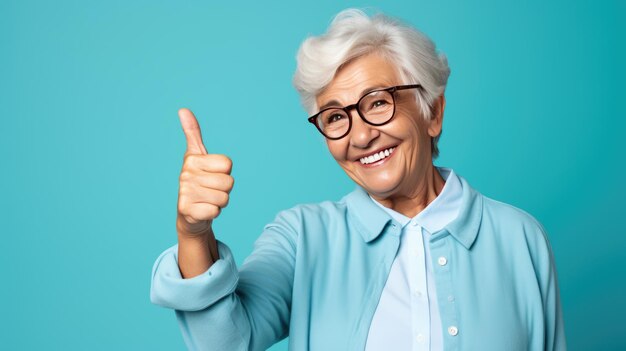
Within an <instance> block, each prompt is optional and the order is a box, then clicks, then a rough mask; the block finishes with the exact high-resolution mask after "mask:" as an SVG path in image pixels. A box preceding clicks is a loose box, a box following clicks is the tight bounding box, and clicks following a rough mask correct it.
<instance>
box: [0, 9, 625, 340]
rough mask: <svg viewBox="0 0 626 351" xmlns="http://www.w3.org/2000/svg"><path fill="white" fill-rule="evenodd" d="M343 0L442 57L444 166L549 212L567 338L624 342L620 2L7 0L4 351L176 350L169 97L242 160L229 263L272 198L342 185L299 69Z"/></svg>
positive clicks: (241, 254)
mask: <svg viewBox="0 0 626 351" xmlns="http://www.w3.org/2000/svg"><path fill="white" fill-rule="evenodd" d="M353 6H356V7H369V8H372V9H378V10H380V11H383V12H385V13H387V14H389V15H392V16H397V17H399V18H401V19H403V20H404V21H406V22H408V23H410V24H412V25H414V26H416V27H418V28H420V29H421V30H423V31H424V32H426V33H427V34H428V35H429V36H431V37H432V38H433V40H434V41H435V42H436V43H437V45H438V47H439V49H441V50H442V51H443V52H445V53H446V54H447V56H448V59H449V63H450V66H451V69H452V74H451V76H450V80H449V85H448V89H447V92H446V97H447V108H446V112H445V122H444V133H443V136H442V138H441V142H440V149H441V157H440V158H439V159H438V160H437V161H436V163H437V164H438V165H443V166H447V167H452V168H454V169H455V170H456V171H457V172H458V173H459V174H461V175H462V176H464V177H465V178H466V179H467V180H468V181H469V182H470V183H471V184H472V185H473V186H474V187H476V188H477V189H479V190H480V191H482V192H483V193H484V194H485V195H487V196H490V197H493V198H496V199H498V200H502V201H505V202H508V203H511V204H513V205H515V206H518V207H521V208H523V209H525V210H526V211H528V212H530V213H532V214H533V215H534V216H535V217H537V218H538V219H539V220H540V221H541V222H542V223H543V224H544V225H545V227H546V228H547V230H548V232H549V236H550V240H551V243H552V247H553V250H554V254H555V257H556V262H557V267H558V273H559V281H560V287H561V298H562V303H563V308H564V316H565V323H566V324H565V326H566V332H567V338H568V343H569V349H570V350H623V349H625V347H626V342H625V341H624V332H625V331H626V322H624V315H626V303H625V296H626V279H625V278H626V274H625V273H626V264H625V263H624V259H625V258H626V257H625V255H624V250H625V248H626V235H625V234H626V230H625V229H624V217H623V216H624V210H625V209H626V206H624V197H625V196H626V187H625V186H624V182H623V180H622V178H623V175H624V171H625V170H626V162H625V158H624V156H623V153H624V151H625V150H626V143H625V142H624V132H625V131H626V128H625V122H624V120H625V118H626V113H625V112H626V111H625V108H624V102H625V101H626V96H625V95H626V94H625V88H624V78H626V74H625V73H626V72H625V69H624V62H626V57H625V52H626V50H625V44H624V43H626V35H625V34H626V28H625V23H626V18H625V17H626V5H625V2H624V1H598V2H591V1H551V2H546V1H537V0H535V1H507V2H502V1H477V2H469V1H437V2H425V1H398V2H390V1H384V2H378V3H377V2H373V1H371V2H363V1H362V2H354V1H345V2H340V1H309V2H303V3H301V4H297V5H296V4H290V5H285V4H280V3H279V2H267V1H263V2H249V3H242V2H235V1H231V2H219V3H213V2H208V1H207V2H201V1H106V2H96V1H90V2H87V1H54V2H53V1H48V2H45V1H6V0H3V1H1V2H0V118H1V123H0V160H1V165H2V166H1V172H0V176H1V181H0V231H1V240H0V245H1V251H0V270H1V271H0V276H1V277H2V278H1V282H2V283H1V285H0V303H1V311H2V312H1V313H0V323H1V326H0V349H4V350H35V349H49V350H52V349H55V350H82V349H89V350H134V349H146V350H172V349H184V344H183V342H182V338H181V335H180V332H179V329H178V327H177V324H176V321H175V317H174V313H173V312H172V311H170V310H166V309H163V308H160V307H157V306H154V305H151V304H150V301H149V286H150V271H151V268H152V263H153V262H154V260H155V258H156V257H157V255H158V254H159V253H160V252H161V251H162V250H164V249H165V248H167V247H168V246H170V245H172V244H174V243H175V241H176V232H175V228H174V219H175V211H176V199H177V187H178V173H179V171H180V167H181V162H182V155H183V152H184V150H185V138H184V136H183V133H182V130H181V128H180V126H179V121H178V118H177V115H176V111H177V109H178V108H180V107H183V106H186V107H190V108H192V109H193V111H194V112H195V113H196V115H197V116H198V118H199V120H200V123H201V126H202V128H203V135H204V140H205V144H206V146H207V149H208V150H209V151H210V152H213V153H224V154H227V155H229V156H230V157H231V158H232V159H233V162H234V170H233V175H234V177H235V179H236V185H235V189H234V190H233V192H232V194H231V202H230V205H229V207H228V208H227V209H226V210H225V211H224V213H223V214H222V215H221V216H220V218H219V220H218V221H217V222H216V224H215V225H216V232H217V233H218V236H219V238H221V239H222V240H224V241H225V242H227V243H228V244H229V245H230V246H231V248H232V249H233V252H234V254H235V256H236V257H237V260H238V262H242V261H243V259H244V258H245V257H246V255H247V254H249V253H250V251H251V249H252V244H253V242H254V240H255V238H256V237H257V236H258V235H259V234H260V232H261V230H262V227H263V225H264V224H265V223H267V222H269V221H270V220H272V218H273V217H274V215H275V214H276V213H277V212H278V211H279V210H281V209H285V208H288V207H291V206H293V205H295V204H297V203H303V202H317V201H321V200H327V199H339V198H340V197H341V196H342V195H343V194H345V193H347V192H349V191H350V190H352V188H353V186H354V185H353V183H352V182H351V181H350V180H349V179H348V178H347V176H345V174H344V173H343V172H342V171H341V169H340V168H339V167H338V166H337V165H336V164H335V163H334V161H333V159H332V158H331V157H330V155H329V153H328V151H327V150H326V148H325V145H324V143H323V140H322V139H321V137H320V136H319V135H318V134H316V133H317V132H316V131H315V130H314V129H312V127H311V126H310V125H309V124H308V123H306V119H305V118H306V114H305V113H304V111H303V110H302V108H301V107H300V105H299V100H298V96H297V94H296V92H295V90H294V89H293V87H292V85H291V78H292V74H293V71H294V68H295V59H294V57H295V53H296V50H297V48H298V46H299V44H300V42H301V41H302V40H303V39H304V38H305V37H306V36H307V35H310V34H320V33H322V32H323V31H324V30H325V28H326V26H327V25H328V24H329V21H330V20H331V18H332V16H333V15H334V14H336V13H337V12H338V11H340V10H341V9H344V8H346V7H353ZM286 345H287V344H286V342H282V343H281V344H279V345H278V346H276V347H274V348H272V350H275V351H276V350H286Z"/></svg>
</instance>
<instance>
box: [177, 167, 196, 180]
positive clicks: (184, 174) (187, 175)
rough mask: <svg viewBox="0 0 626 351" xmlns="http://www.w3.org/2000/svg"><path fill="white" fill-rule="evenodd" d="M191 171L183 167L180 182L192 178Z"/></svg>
mask: <svg viewBox="0 0 626 351" xmlns="http://www.w3.org/2000/svg"><path fill="white" fill-rule="evenodd" d="M192 176H193V175H192V173H191V172H190V171H189V170H188V169H183V171H182V172H180V181H181V182H186V181H189V180H191V178H192Z"/></svg>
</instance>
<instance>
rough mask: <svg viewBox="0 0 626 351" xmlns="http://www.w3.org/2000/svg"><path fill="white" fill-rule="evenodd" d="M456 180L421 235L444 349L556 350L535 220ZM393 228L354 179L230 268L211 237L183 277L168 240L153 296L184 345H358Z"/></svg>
mask: <svg viewBox="0 0 626 351" xmlns="http://www.w3.org/2000/svg"><path fill="white" fill-rule="evenodd" d="M459 180H460V182H461V186H462V189H463V193H462V205H461V208H460V209H459V213H458V216H457V217H456V218H455V219H454V220H453V221H452V222H450V223H449V224H447V225H446V226H445V228H444V229H442V230H439V231H437V232H435V233H432V235H431V237H430V239H429V241H428V246H429V249H430V253H431V260H430V261H431V262H430V263H431V265H432V266H433V272H434V277H435V284H436V295H437V303H438V307H439V313H440V316H441V325H442V329H444V328H445V330H446V332H445V333H444V334H443V346H444V350H481V351H501V350H507V351H517V350H519V351H522V350H524V351H527V350H533V351H538V350H565V349H566V346H565V333H564V328H563V319H562V313H561V303H560V299H559V289H558V284H557V276H556V269H555V266H554V259H553V255H552V251H551V248H550V245H549V243H548V239H547V237H546V233H545V231H544V229H543V227H542V226H541V225H540V224H539V223H538V222H537V221H536V220H535V219H534V218H533V217H532V216H530V215H529V214H527V213H526V212H523V211H522V210H519V209H517V208H515V207H513V206H510V205H507V204H504V203H501V202H498V201H495V200H492V199H489V198H487V197H485V196H483V195H481V194H480V193H478V192H477V191H476V190H474V189H473V188H472V187H470V185H469V184H468V183H467V181H466V180H465V179H464V178H462V177H460V176H459ZM236 232H237V229H236V228H233V231H232V233H227V234H225V237H228V236H230V235H236ZM401 233H402V226H401V224H400V223H399V222H398V221H396V220H394V219H392V218H390V216H389V215H388V214H387V213H386V212H385V211H384V210H382V209H381V208H380V207H379V206H377V205H376V204H374V203H373V202H372V201H371V199H370V198H369V196H368V194H367V192H365V191H364V190H363V189H362V188H360V187H357V188H356V189H355V190H354V191H353V192H351V193H350V194H348V195H346V196H345V197H344V198H342V199H341V200H340V201H337V202H330V201H326V202H321V203H319V204H309V205H299V206H296V207H293V208H291V209H289V210H286V211H282V212H280V213H279V214H278V215H277V216H276V219H275V220H274V221H273V222H272V223H270V224H268V225H266V226H265V228H264V230H263V233H262V234H261V236H260V237H259V239H258V240H257V241H256V243H255V247H254V250H253V252H252V254H251V255H250V256H249V257H248V258H247V259H246V260H245V262H244V263H243V265H242V266H241V267H240V268H239V269H238V268H237V266H236V264H235V261H234V259H233V257H232V254H231V252H230V250H229V248H228V246H226V245H225V244H224V243H222V242H218V250H219V253H220V259H219V260H217V261H216V262H215V263H214V264H213V265H212V266H211V268H209V269H208V270H207V271H206V272H205V273H203V274H201V275H199V276H196V277H193V278H191V279H182V278H181V275H180V271H179V268H178V263H177V246H173V247H171V248H169V249H167V250H166V251H165V252H163V253H162V254H161V255H160V256H159V257H158V258H157V260H156V262H155V264H154V267H153V271H152V285H151V291H150V297H151V300H152V302H153V303H155V304H158V305H161V306H164V307H168V308H173V309H175V310H176V316H177V319H178V322H179V326H180V328H181V330H182V333H183V338H184V340H185V342H186V344H187V346H188V347H189V348H190V349H192V350H265V349H267V348H268V347H269V346H270V345H272V344H274V343H276V342H278V341H279V340H281V339H283V338H285V337H287V336H289V349H290V350H298V351H300V350H324V351H326V350H342V351H343V350H364V348H365V344H366V341H367V335H368V331H369V329H370V324H371V322H372V318H373V316H374V313H375V311H376V306H377V305H378V302H379V301H380V297H381V294H382V291H383V288H384V286H385V282H386V280H387V277H388V276H389V272H390V270H391V266H392V264H393V262H394V260H395V257H396V254H397V252H398V249H399V247H400V235H401ZM450 297H452V299H450ZM390 323H393V321H390Z"/></svg>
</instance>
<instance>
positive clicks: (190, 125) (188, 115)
mask: <svg viewBox="0 0 626 351" xmlns="http://www.w3.org/2000/svg"><path fill="white" fill-rule="evenodd" d="M178 117H179V118H180V124H181V125H182V126H183V132H184V133H185V138H186V139H187V153H190V154H196V155H198V154H205V155H206V154H207V151H206V148H205V147H204V144H203V143H202V133H201V131H200V125H199V124H198V120H197V119H196V116H194V115H193V112H191V110H189V109H186V108H181V109H180V110H178Z"/></svg>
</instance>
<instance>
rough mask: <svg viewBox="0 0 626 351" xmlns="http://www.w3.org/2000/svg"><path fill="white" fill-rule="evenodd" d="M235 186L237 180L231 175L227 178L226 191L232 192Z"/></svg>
mask: <svg viewBox="0 0 626 351" xmlns="http://www.w3.org/2000/svg"><path fill="white" fill-rule="evenodd" d="M234 185H235V178H233V177H232V176H230V175H229V176H228V177H227V178H226V189H228V191H231V190H232V189H233V186H234Z"/></svg>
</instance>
